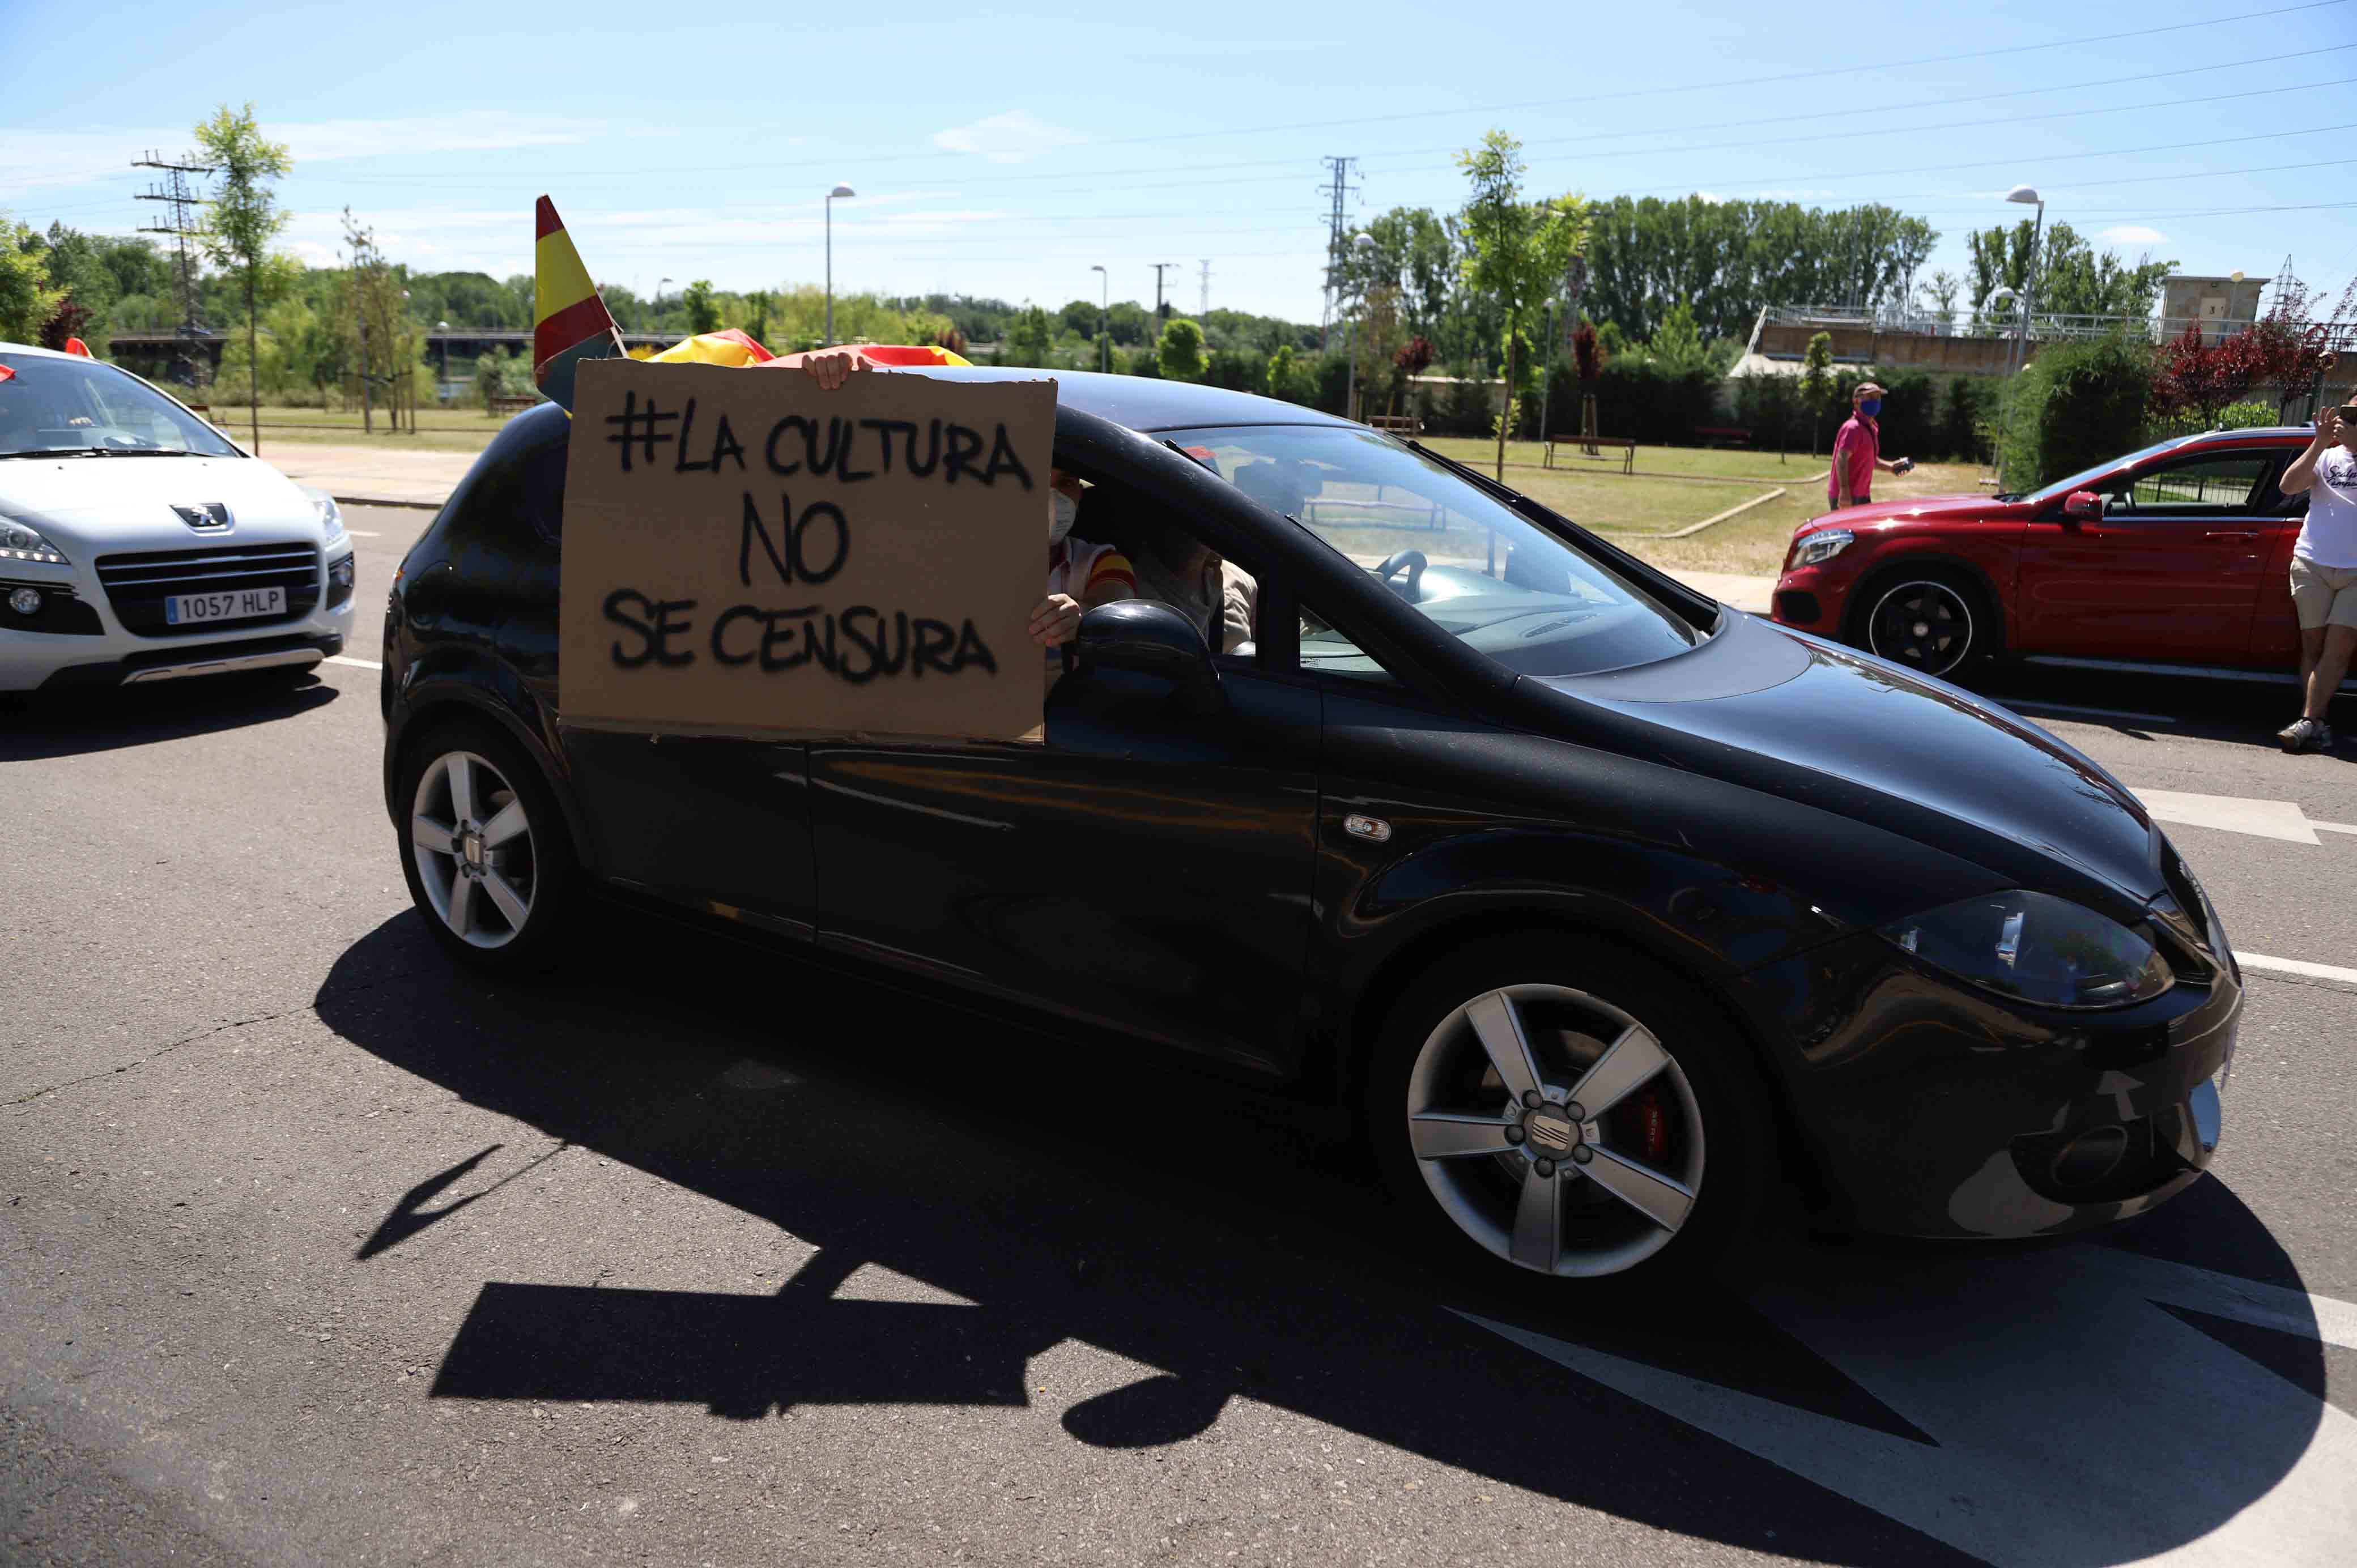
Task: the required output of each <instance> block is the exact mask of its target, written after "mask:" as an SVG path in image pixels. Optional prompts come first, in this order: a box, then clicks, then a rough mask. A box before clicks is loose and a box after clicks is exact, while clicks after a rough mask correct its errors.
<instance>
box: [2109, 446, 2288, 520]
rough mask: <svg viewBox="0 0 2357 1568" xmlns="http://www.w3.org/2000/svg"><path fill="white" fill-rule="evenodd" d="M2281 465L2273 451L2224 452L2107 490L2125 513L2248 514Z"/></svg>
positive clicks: (2130, 479) (2150, 471) (2115, 484)
mask: <svg viewBox="0 0 2357 1568" xmlns="http://www.w3.org/2000/svg"><path fill="white" fill-rule="evenodd" d="M2275 466H2276V455H2275V454H2274V453H2273V452H2267V451H2257V452H2253V451H2243V452H2218V453H2212V454H2208V455H2205V456H2201V457H2196V458H2193V459H2192V460H2190V461H2189V462H2183V463H2171V464H2169V465H2168V466H2167V467H2159V468H2152V469H2147V471H2145V472H2144V473H2141V474H2136V475H2134V476H2132V477H2124V478H2121V479H2118V480H2115V481H2114V482H2112V483H2111V484H2108V485H2106V486H2105V487H2104V489H2107V490H2108V491H2110V492H2111V493H2112V494H2113V495H2115V496H2117V497H2119V498H2120V505H2119V508H2118V513H2119V515H2121V516H2125V517H2160V518H2165V517H2248V516H2250V515H2251V514H2252V511H2253V510H2254V500H2253V497H2254V495H2255V492H2256V490H2257V489H2258V488H2259V484H2260V481H2261V480H2263V479H2266V478H2269V477H2270V476H2271V475H2272V474H2273V473H2274V470H2275ZM2274 488H2275V487H2274V486H2273V485H2269V486H2268V487H2267V489H2269V490H2270V491H2272V490H2273V489H2274Z"/></svg>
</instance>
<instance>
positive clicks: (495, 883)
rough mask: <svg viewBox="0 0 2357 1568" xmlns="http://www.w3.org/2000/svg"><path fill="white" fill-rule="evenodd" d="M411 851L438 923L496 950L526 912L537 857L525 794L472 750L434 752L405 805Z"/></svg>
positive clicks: (514, 933)
mask: <svg viewBox="0 0 2357 1568" xmlns="http://www.w3.org/2000/svg"><path fill="white" fill-rule="evenodd" d="M409 842H410V854H411V857H412V858H413V859H414V861H415V863H416V865H417V879H418V882H419V884H420V885H421V886H423V887H424V888H425V898H426V902H427V903H428V904H430V905H432V906H433V908H434V913H435V915H436V918H439V919H440V920H441V922H442V924H443V925H444V926H446V927H447V928H448V929H450V931H451V932H452V933H453V934H454V935H456V936H457V937H458V938H459V939H460V940H464V941H466V942H468V943H470V944H472V945H473V946H475V947H479V948H502V947H505V946H507V945H508V943H510V942H511V941H513V940H515V939H516V937H517V935H518V934H519V933H521V932H522V930H523V929H524V926H525V923H526V922H528V921H529V920H530V919H531V918H532V905H533V896H534V895H535V894H536V893H537V892H538V891H539V886H540V877H539V875H538V873H539V861H538V858H537V857H536V856H535V855H534V854H533V837H532V822H531V819H530V817H529V816H528V815H527V814H526V812H525V811H524V805H523V798H522V796H521V795H519V794H517V793H516V791H515V789H514V787H513V786H512V785H511V784H510V783H509V782H508V780H507V779H506V777H505V776H504V775H502V774H501V773H500V770H499V769H498V768H495V767H493V766H492V765H491V763H490V762H489V761H488V760H486V759H485V758H484V757H480V756H479V755H477V754H476V753H474V752H471V751H448V752H444V753H443V754H442V755H441V756H439V757H436V758H435V759H434V761H433V762H432V763H431V764H430V765H429V766H428V767H427V768H426V769H425V774H424V776H423V777H421V778H420V779H418V780H417V794H416V798H415V799H414V800H413V801H412V802H411V804H410V816H409Z"/></svg>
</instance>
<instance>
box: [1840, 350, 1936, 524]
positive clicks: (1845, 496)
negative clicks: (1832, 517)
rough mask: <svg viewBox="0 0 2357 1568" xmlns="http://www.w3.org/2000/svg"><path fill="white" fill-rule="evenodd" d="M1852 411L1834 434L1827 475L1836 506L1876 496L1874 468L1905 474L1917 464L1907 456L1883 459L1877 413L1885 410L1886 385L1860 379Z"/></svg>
mask: <svg viewBox="0 0 2357 1568" xmlns="http://www.w3.org/2000/svg"><path fill="white" fill-rule="evenodd" d="M1849 402H1850V408H1851V411H1852V412H1851V413H1850V417H1849V421H1848V423H1846V424H1844V425H1843V426H1842V427H1841V434H1840V435H1835V437H1834V463H1833V471H1832V472H1831V473H1829V474H1827V475H1826V476H1825V499H1827V500H1829V501H1831V502H1832V503H1833V504H1834V505H1835V506H1836V507H1846V506H1864V505H1865V504H1866V503H1867V502H1868V501H1870V500H1872V499H1874V471H1875V470H1876V469H1877V468H1881V469H1885V470H1887V471H1888V472H1890V473H1893V474H1903V473H1905V472H1906V471H1907V470H1908V469H1910V468H1911V467H1914V466H1915V465H1914V464H1913V463H1911V462H1910V461H1909V460H1908V459H1906V458H1904V457H1900V458H1898V459H1896V460H1895V461H1892V462H1889V463H1886V462H1884V461H1883V460H1882V427H1881V425H1879V424H1876V423H1875V415H1877V414H1878V413H1881V412H1882V389H1881V388H1880V387H1878V386H1877V385H1876V384H1875V383H1874V382H1872V381H1860V382H1858V383H1857V391H1855V392H1851V393H1850V394H1849Z"/></svg>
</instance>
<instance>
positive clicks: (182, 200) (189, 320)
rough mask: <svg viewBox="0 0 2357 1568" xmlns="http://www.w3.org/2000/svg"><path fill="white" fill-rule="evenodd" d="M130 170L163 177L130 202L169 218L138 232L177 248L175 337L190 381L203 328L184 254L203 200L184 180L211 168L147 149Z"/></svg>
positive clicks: (193, 274) (191, 262) (192, 267)
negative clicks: (160, 207)
mask: <svg viewBox="0 0 2357 1568" xmlns="http://www.w3.org/2000/svg"><path fill="white" fill-rule="evenodd" d="M183 156H191V155H183ZM131 166H132V167H133V168H151V169H154V170H156V172H158V173H159V174H161V175H162V176H163V180H162V181H161V182H160V184H158V183H152V182H151V183H150V184H149V186H148V187H147V188H146V190H145V191H144V192H141V193H139V194H138V195H136V196H135V198H134V199H135V200H138V201H160V202H162V203H164V205H165V209H166V210H167V212H169V213H170V215H171V220H170V222H169V223H165V224H150V225H143V226H142V227H141V228H140V230H139V232H140V233H142V234H169V235H170V236H172V239H173V242H174V243H175V244H177V245H178V248H179V268H178V274H179V285H180V325H179V328H178V332H177V336H178V339H179V344H180V356H181V364H182V365H183V366H184V367H185V368H186V369H187V371H188V379H189V380H190V381H195V380H196V379H197V377H196V371H197V367H198V366H199V365H200V364H202V363H203V362H204V361H203V360H202V359H200V358H199V356H200V355H201V353H202V349H200V348H199V346H198V339H199V338H200V337H202V336H203V333H204V327H203V324H202V323H201V322H199V320H198V319H197V267H196V261H195V258H194V257H192V256H190V255H189V253H188V242H190V241H191V240H194V239H195V238H196V237H197V224H196V220H195V219H194V218H192V217H191V216H190V214H191V213H192V212H194V210H195V209H196V208H197V207H198V206H199V204H200V203H201V202H202V201H203V198H202V197H200V196H199V195H198V194H197V193H196V192H195V191H193V190H191V189H190V188H189V186H188V177H189V176H190V175H209V174H211V173H212V172H213V166H212V165H210V164H200V163H193V162H187V163H172V162H169V161H168V160H167V159H166V158H165V156H164V155H163V154H161V153H158V152H156V151H155V150H154V149H152V148H151V149H149V151H148V154H147V156H145V157H144V158H135V159H133V160H132V163H131Z"/></svg>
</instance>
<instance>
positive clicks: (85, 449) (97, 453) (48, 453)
mask: <svg viewBox="0 0 2357 1568" xmlns="http://www.w3.org/2000/svg"><path fill="white" fill-rule="evenodd" d="M199 456H203V454H202V453H200V452H189V451H186V450H184V449H182V448H180V447H177V446H27V447H26V448H25V449H24V450H23V451H21V452H0V457H199Z"/></svg>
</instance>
